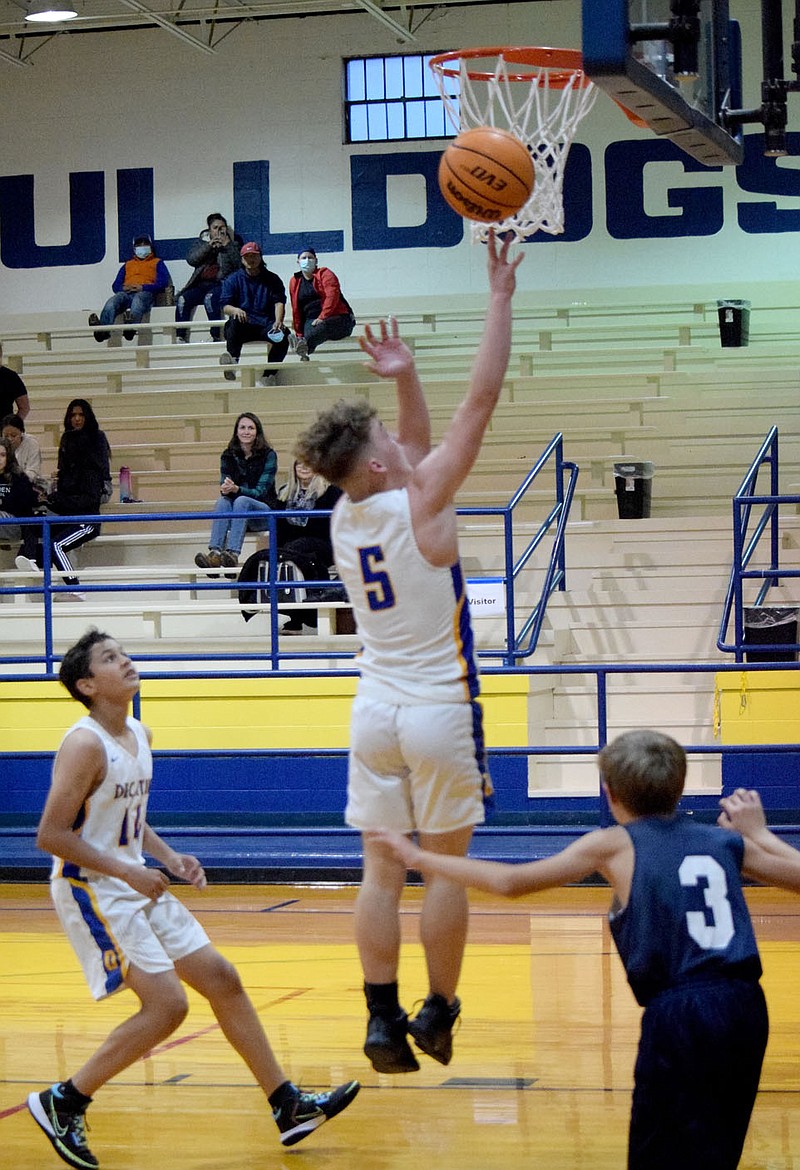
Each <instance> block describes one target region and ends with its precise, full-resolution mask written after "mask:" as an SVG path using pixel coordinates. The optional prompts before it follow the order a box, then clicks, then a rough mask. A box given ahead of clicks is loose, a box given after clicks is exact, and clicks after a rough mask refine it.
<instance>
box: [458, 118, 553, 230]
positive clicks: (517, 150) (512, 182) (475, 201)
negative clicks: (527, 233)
mask: <svg viewBox="0 0 800 1170" xmlns="http://www.w3.org/2000/svg"><path fill="white" fill-rule="evenodd" d="M533 183H534V173H533V161H532V159H531V156H530V153H529V151H528V148H527V147H526V146H525V144H524V143H522V142H520V140H519V139H518V138H515V136H514V135H513V134H510V133H509V131H508V130H498V129H497V128H496V127H494V126H477V127H475V129H473V130H462V131H461V133H460V134H459V135H458V137H457V138H454V139H453V141H452V142H451V143H450V145H449V146H448V148H447V150H446V151H445V152H444V154H443V155H442V157H441V160H440V162H439V189H440V190H441V192H442V195H443V196H444V198H445V199H446V200H447V202H448V203H449V204H450V206H451V207H452V209H453V211H455V212H457V213H458V214H459V215H463V216H464V218H465V219H474V220H477V221H478V222H479V223H498V222H499V221H500V220H503V219H507V218H508V217H509V216H510V215H515V214H516V212H518V211H519V210H520V208H521V207H524V206H525V204H526V203H527V202H528V199H530V196H531V192H532V191H533Z"/></svg>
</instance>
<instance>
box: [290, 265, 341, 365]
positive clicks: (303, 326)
mask: <svg viewBox="0 0 800 1170" xmlns="http://www.w3.org/2000/svg"><path fill="white" fill-rule="evenodd" d="M297 260H298V263H299V264H300V271H299V272H295V274H294V276H293V277H292V279H291V280H290V281H289V297H290V299H291V302H292V328H293V329H294V332H295V335H296V341H295V343H294V349H295V353H296V354H298V356H299V358H300V361H301V362H307V361H308V355H309V354H310V353H313V352H314V350H315V349H316V348H317V346H319V345H322V343H323V341H340V340H341V339H342V338H343V337H349V336H350V334H351V333H352V332H353V330H354V329H355V327H356V319H355V317H354V316H353V310H352V309H351V308H350V306H349V305H348V303H347V301H346V300H345V299H344V297H343V295H342V290H341V287H340V285H339V278H338V277H337V276H336V273H335V272H331V270H330V268H320V267H319V265H318V263H317V253H316V252H315V251H314V249H313V248H303V250H302V252H300V253H299V255H298V257H297Z"/></svg>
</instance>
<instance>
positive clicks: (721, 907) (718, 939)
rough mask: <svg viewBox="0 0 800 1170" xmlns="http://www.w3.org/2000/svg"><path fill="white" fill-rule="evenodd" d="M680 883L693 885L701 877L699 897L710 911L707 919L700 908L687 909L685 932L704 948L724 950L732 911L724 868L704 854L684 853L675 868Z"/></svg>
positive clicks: (730, 937) (728, 937)
mask: <svg viewBox="0 0 800 1170" xmlns="http://www.w3.org/2000/svg"><path fill="white" fill-rule="evenodd" d="M678 877H679V879H680V883H681V885H682V886H697V885H699V884H700V883H699V879H700V878H704V879H705V883H706V884H705V889H704V891H703V897H704V899H705V903H706V906H707V907H708V909H709V910H710V911H711V919H712V920H711V922H707V921H706V916H705V913H704V912H703V911H702V910H690V911H688V913H687V915H686V925H687V927H688V930H689V934H690V935H691V937H692V938H693V939H694V941H695V942H696V943H697V945H698V946H699V947H702V948H703V950H704V951H708V950H724V949H725V947H726V946H727V945H728V943H729V942H730V941H731V939H732V938H733V933H734V930H733V912H732V911H731V904H730V902H729V901H728V882H727V879H726V877H725V870H724V869H723V868H722V866H721V865H720V864H719V862H718V861H715V860H714V858H713V857H709V856H708V855H707V854H690V855H689V856H688V857H684V859H683V861H682V862H681V865H680V868H679V870H678Z"/></svg>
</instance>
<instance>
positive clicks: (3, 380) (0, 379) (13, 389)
mask: <svg viewBox="0 0 800 1170" xmlns="http://www.w3.org/2000/svg"><path fill="white" fill-rule="evenodd" d="M15 411H16V413H17V414H18V415H19V417H20V418H27V417H28V415H29V414H30V412H31V404H30V400H29V399H28V391H27V388H26V386H25V383H24V382H23V381H22V378H20V376H19V374H18V373H17V372H16V370H10V369H9V368H8V366H4V365H3V343H2V342H1V341H0V414H13V413H14V412H15Z"/></svg>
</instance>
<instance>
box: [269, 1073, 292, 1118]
mask: <svg viewBox="0 0 800 1170" xmlns="http://www.w3.org/2000/svg"><path fill="white" fill-rule="evenodd" d="M298 1091H299V1090H298V1088H297V1085H293V1084H292V1082H291V1081H284V1082H283V1084H282V1085H278V1087H277V1089H274V1090H273V1091H272V1092H271V1093H270V1095H269V1097H268V1098H267V1100H268V1101H269V1103H270V1106H271V1107H272V1110H273V1112H274V1113H277V1112H278V1110H279V1109H282V1108H283V1106H284V1105H288V1104H289V1102H290V1101H292V1100H293V1099H294V1098H295V1097H296V1096H297V1094H298Z"/></svg>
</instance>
